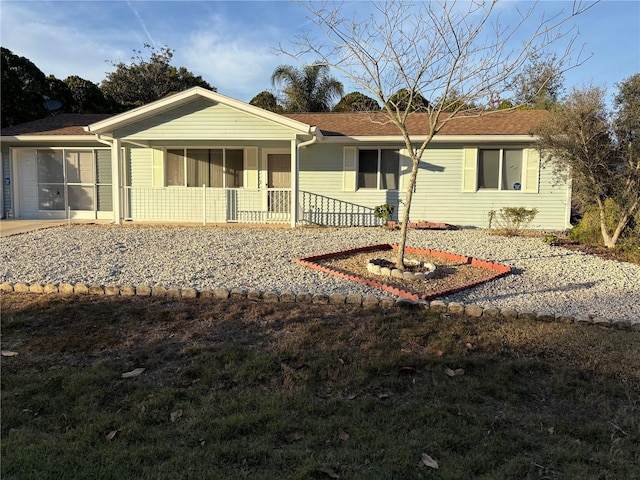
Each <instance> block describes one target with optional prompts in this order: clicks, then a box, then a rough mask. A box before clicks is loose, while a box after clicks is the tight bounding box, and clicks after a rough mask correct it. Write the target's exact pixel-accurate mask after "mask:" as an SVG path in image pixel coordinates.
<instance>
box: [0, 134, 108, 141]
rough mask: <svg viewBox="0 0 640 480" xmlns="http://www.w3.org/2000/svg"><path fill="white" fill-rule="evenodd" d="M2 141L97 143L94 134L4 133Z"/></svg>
mask: <svg viewBox="0 0 640 480" xmlns="http://www.w3.org/2000/svg"><path fill="white" fill-rule="evenodd" d="M0 142H20V143H25V142H33V143H36V142H38V143H42V142H47V143H49V142H67V143H69V142H76V143H77V142H86V143H96V142H97V140H96V137H94V136H93V135H4V136H1V137H0Z"/></svg>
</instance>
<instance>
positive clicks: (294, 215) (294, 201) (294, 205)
mask: <svg viewBox="0 0 640 480" xmlns="http://www.w3.org/2000/svg"><path fill="white" fill-rule="evenodd" d="M309 133H310V134H311V135H312V137H311V140H307V141H306V142H302V143H299V144H297V145H296V152H295V155H294V158H292V159H291V164H292V165H291V170H292V173H293V175H292V177H291V228H296V225H297V223H298V206H299V203H300V202H299V200H300V199H299V195H300V191H299V188H298V171H299V165H300V162H299V159H300V149H301V148H306V147H308V146H309V145H313V144H314V143H316V142H317V141H318V127H310V128H309Z"/></svg>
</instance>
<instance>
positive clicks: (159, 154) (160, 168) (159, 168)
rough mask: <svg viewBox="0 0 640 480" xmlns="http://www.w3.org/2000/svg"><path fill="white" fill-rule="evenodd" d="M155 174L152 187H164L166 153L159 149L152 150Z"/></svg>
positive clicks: (153, 174)
mask: <svg viewBox="0 0 640 480" xmlns="http://www.w3.org/2000/svg"><path fill="white" fill-rule="evenodd" d="M152 152H153V153H152V154H153V159H152V165H153V167H152V168H153V173H152V179H151V185H152V186H154V187H164V152H163V151H162V150H159V149H157V148H154V149H153V150H152Z"/></svg>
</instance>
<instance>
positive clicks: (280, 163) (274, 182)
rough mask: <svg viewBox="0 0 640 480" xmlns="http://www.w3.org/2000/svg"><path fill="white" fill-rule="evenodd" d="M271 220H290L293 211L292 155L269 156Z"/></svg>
mask: <svg viewBox="0 0 640 480" xmlns="http://www.w3.org/2000/svg"><path fill="white" fill-rule="evenodd" d="M267 189H268V190H267V192H268V194H267V195H268V211H269V220H282V221H287V220H288V219H289V212H290V211H291V154H290V153H269V154H267Z"/></svg>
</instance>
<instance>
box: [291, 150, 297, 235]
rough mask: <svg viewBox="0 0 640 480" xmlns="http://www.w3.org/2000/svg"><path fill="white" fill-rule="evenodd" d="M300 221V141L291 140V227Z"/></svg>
mask: <svg viewBox="0 0 640 480" xmlns="http://www.w3.org/2000/svg"><path fill="white" fill-rule="evenodd" d="M297 223H298V141H297V139H294V140H292V141H291V228H296V224H297Z"/></svg>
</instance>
